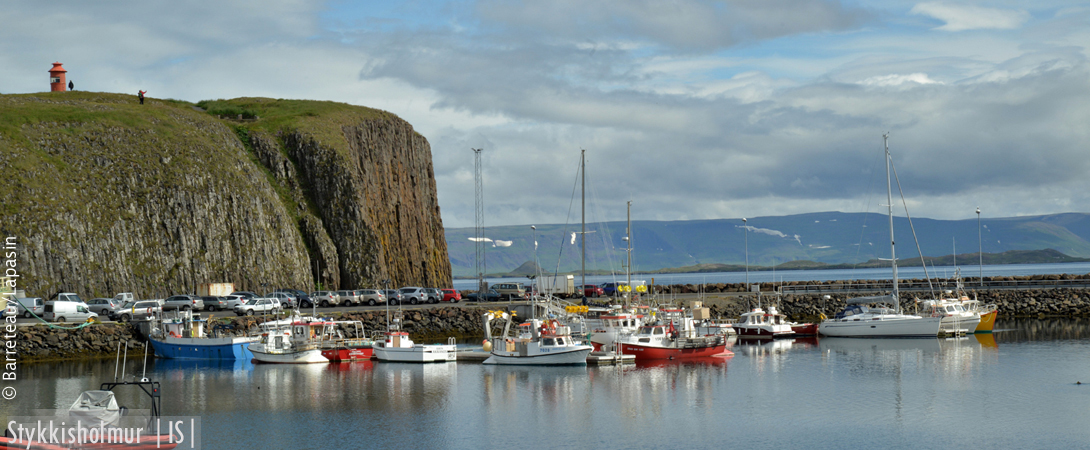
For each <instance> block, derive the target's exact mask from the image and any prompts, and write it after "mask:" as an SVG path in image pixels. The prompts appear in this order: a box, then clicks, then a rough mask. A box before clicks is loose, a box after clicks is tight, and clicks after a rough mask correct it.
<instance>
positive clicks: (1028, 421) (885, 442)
mask: <svg viewBox="0 0 1090 450" xmlns="http://www.w3.org/2000/svg"><path fill="white" fill-rule="evenodd" d="M997 330H1001V331H997V332H996V333H995V334H994V335H978V336H971V337H968V338H964V339H951V340H936V339H911V340H909V339H902V340H868V339H832V338H826V339H821V340H817V339H809V340H802V339H799V340H793V341H792V340H784V341H774V342H768V343H748V342H737V343H735V344H734V346H733V351H734V352H735V355H734V356H733V357H732V358H729V359H710V360H702V361H694V362H661V363H657V364H641V365H635V366H632V365H630V366H625V367H554V368H549V367H495V366H484V365H481V364H476V363H457V364H432V365H414V364H391V363H379V362H356V363H349V364H339V365H310V366H268V365H257V366H255V365H252V364H249V363H241V362H240V363H238V364H214V363H193V362H179V361H167V360H159V361H154V364H153V365H149V376H151V377H153V378H155V379H158V380H159V381H161V382H162V383H163V409H164V414H165V415H198V416H200V417H201V420H202V426H203V433H202V442H203V444H204V448H209V449H218V448H223V449H231V448H266V449H279V448H313V449H318V448H335V447H337V448H339V447H347V448H382V447H391V448H403V447H414V448H458V449H464V448H521V447H529V448H575V449H593V448H626V449H627V448H772V447H776V446H790V447H791V448H819V449H843V448H859V449H864V448H865V449H870V448H905V449H909V448H911V449H917V448H1086V447H1087V446H1090V426H1087V424H1090V407H1088V406H1087V405H1090V325H1088V324H1087V322H1086V321H1079V320H1070V319H1069V320H1027V321H1016V322H1000V323H999V324H997ZM138 366H139V363H138V362H136V361H130V362H129V364H128V365H127V368H126V370H128V371H129V372H130V373H131V371H132V370H135V369H138ZM113 373H114V364H113V362H112V361H97V362H80V363H57V364H38V365H24V366H22V367H21V368H20V375H19V376H20V381H19V382H17V383H16V384H15V387H16V388H17V389H18V392H19V397H18V399H17V400H16V401H14V402H7V403H4V404H3V408H2V412H3V413H4V414H5V415H6V416H11V415H22V414H27V415H29V414H30V411H31V410H33V409H38V408H66V407H68V406H69V405H70V404H71V402H72V401H73V399H74V398H75V397H76V396H77V395H78V394H79V392H81V391H82V390H85V389H89V388H92V387H97V385H98V383H99V382H100V381H103V380H106V379H109V378H112V376H113ZM1076 381H1082V382H1083V383H1087V384H1084V385H1076V384H1075V382H1076ZM122 401H123V402H124V401H125V399H124V398H123V399H122Z"/></svg>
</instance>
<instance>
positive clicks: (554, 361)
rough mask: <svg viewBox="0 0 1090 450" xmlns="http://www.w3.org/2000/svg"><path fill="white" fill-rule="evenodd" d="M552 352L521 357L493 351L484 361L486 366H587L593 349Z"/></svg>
mask: <svg viewBox="0 0 1090 450" xmlns="http://www.w3.org/2000/svg"><path fill="white" fill-rule="evenodd" d="M550 350H552V351H550V352H547V353H545V352H543V353H538V354H536V355H520V354H519V353H518V352H496V351H492V356H489V357H488V359H486V360H484V364H504V365H521V366H564V365H586V364H587V355H590V352H591V350H593V348H592V347H590V346H587V345H581V346H577V347H572V348H571V349H566V350H564V351H556V349H550Z"/></svg>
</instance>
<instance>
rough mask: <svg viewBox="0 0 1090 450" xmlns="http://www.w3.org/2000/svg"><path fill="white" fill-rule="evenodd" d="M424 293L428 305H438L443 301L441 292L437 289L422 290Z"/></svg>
mask: <svg viewBox="0 0 1090 450" xmlns="http://www.w3.org/2000/svg"><path fill="white" fill-rule="evenodd" d="M424 292H426V293H427V294H428V303H439V301H440V300H442V299H443V291H440V290H439V289H438V288H424Z"/></svg>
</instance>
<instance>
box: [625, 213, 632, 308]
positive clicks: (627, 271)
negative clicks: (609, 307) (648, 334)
mask: <svg viewBox="0 0 1090 450" xmlns="http://www.w3.org/2000/svg"><path fill="white" fill-rule="evenodd" d="M625 241H628V267H626V268H625V274H626V275H627V276H628V290H627V291H626V292H625V294H624V308H625V310H626V311H627V310H628V296H629V295H632V200H629V201H628V226H627V227H626V228H625Z"/></svg>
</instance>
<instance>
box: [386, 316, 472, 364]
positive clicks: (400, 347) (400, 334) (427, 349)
mask: <svg viewBox="0 0 1090 450" xmlns="http://www.w3.org/2000/svg"><path fill="white" fill-rule="evenodd" d="M400 323H401V318H400V317H395V318H394V319H393V321H392V322H391V323H390V325H389V329H388V330H387V331H386V332H385V333H382V339H380V340H378V341H376V342H375V343H374V345H373V347H372V348H373V350H374V355H375V359H378V360H379V361H392V362H414V363H428V362H448V361H457V357H458V353H457V352H458V348H457V346H455V345H454V344H417V343H414V342H413V340H412V339H410V338H409V333H406V332H404V331H401V326H400Z"/></svg>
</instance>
